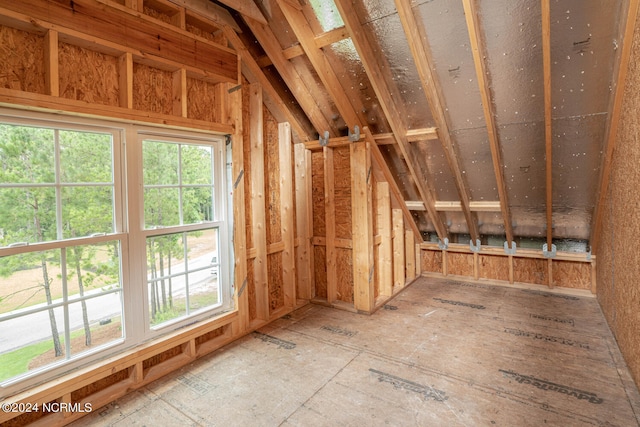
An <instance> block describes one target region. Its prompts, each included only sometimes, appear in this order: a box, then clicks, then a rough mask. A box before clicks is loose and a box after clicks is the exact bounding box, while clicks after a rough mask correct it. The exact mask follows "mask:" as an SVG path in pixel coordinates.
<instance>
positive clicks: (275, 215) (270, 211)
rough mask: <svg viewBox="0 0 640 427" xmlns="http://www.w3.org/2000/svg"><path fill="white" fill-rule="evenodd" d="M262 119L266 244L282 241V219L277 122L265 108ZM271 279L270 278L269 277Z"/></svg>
mask: <svg viewBox="0 0 640 427" xmlns="http://www.w3.org/2000/svg"><path fill="white" fill-rule="evenodd" d="M262 110H263V111H262V114H263V117H264V127H263V129H264V130H263V131H264V136H263V139H264V173H265V181H266V186H267V188H265V193H266V196H267V197H266V203H267V206H266V209H267V212H266V215H265V220H266V233H267V244H270V243H278V242H280V241H281V240H282V218H281V214H280V212H281V211H280V207H281V204H282V202H281V195H280V152H279V133H278V122H276V120H275V119H274V117H273V115H272V114H271V113H270V112H269V110H268V109H267V108H266V107H263V108H262ZM269 277H271V276H269Z"/></svg>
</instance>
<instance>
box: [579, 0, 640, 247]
mask: <svg viewBox="0 0 640 427" xmlns="http://www.w3.org/2000/svg"><path fill="white" fill-rule="evenodd" d="M639 5H640V0H630V1H629V8H628V10H627V17H626V22H625V27H624V35H623V38H622V50H621V53H620V61H619V64H618V68H617V75H616V80H615V93H614V95H613V100H612V104H613V105H612V107H611V108H610V111H611V113H610V114H609V118H608V121H607V130H606V133H605V138H606V139H605V141H604V144H605V145H604V149H603V152H604V155H603V158H602V165H601V167H600V180H599V188H598V191H597V193H596V204H595V208H594V212H593V217H592V220H591V235H590V238H589V244H590V245H591V252H592V254H594V255H595V254H596V253H597V252H598V246H599V242H600V233H601V230H602V219H603V216H604V212H605V206H604V204H605V202H606V200H607V193H608V192H609V180H610V178H611V163H612V161H613V151H614V149H615V146H616V140H617V136H618V123H619V122H620V116H621V114H622V101H623V99H624V90H625V82H626V80H627V71H628V68H629V61H630V59H631V48H632V45H633V33H634V30H635V24H636V19H637V16H638V11H639V10H640V6H639Z"/></svg>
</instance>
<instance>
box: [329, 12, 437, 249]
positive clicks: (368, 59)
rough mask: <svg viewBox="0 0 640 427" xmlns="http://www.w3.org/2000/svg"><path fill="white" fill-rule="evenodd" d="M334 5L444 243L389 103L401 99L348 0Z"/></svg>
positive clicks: (420, 174) (429, 197) (399, 122)
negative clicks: (382, 69)
mask: <svg viewBox="0 0 640 427" xmlns="http://www.w3.org/2000/svg"><path fill="white" fill-rule="evenodd" d="M335 3H336V6H337V7H338V10H339V11H340V15H341V16H342V20H343V21H344V23H345V26H346V27H347V29H348V30H349V33H350V34H351V40H352V41H353V44H354V45H355V47H356V50H357V51H358V54H359V56H360V59H361V60H362V64H363V66H364V68H365V70H366V72H367V75H368V77H369V81H370V82H371V84H372V86H373V88H374V91H375V93H376V96H377V98H378V101H379V102H380V104H381V106H382V109H383V111H384V113H385V116H386V118H387V121H388V122H389V125H390V126H391V129H392V130H393V133H394V136H395V139H396V141H397V147H398V148H399V150H400V152H401V154H402V156H403V157H404V159H405V161H406V164H407V167H408V169H409V172H410V174H411V176H412V178H413V180H414V182H415V184H416V187H417V188H418V192H419V194H420V197H421V199H422V201H423V202H424V205H425V207H426V209H427V212H428V214H429V218H430V219H431V221H432V223H433V225H434V228H435V230H436V232H437V234H438V237H439V238H440V239H441V240H443V241H444V239H445V238H447V236H448V230H447V228H446V226H445V224H444V222H443V221H442V219H441V217H440V215H439V214H438V212H437V211H436V209H435V207H434V205H435V197H434V195H433V194H434V193H433V189H432V188H430V187H429V185H428V184H427V180H426V179H425V178H424V171H423V170H422V168H420V166H419V165H418V163H417V162H416V156H415V154H414V148H413V147H412V146H411V145H410V143H409V138H408V136H407V134H408V132H407V126H406V124H405V122H404V119H403V118H402V117H401V115H400V113H399V111H398V108H396V105H394V102H393V101H392V100H394V99H401V97H400V94H399V93H397V92H398V91H397V88H396V87H395V86H391V85H388V84H387V83H386V81H385V79H384V78H383V76H382V71H381V70H380V67H379V61H378V60H377V59H376V57H375V55H374V51H373V49H372V47H371V45H370V43H369V40H368V39H367V37H366V35H365V33H364V30H363V28H362V26H361V24H360V22H359V20H358V18H357V14H356V13H355V11H354V10H353V7H352V4H351V2H350V1H348V0H336V1H335Z"/></svg>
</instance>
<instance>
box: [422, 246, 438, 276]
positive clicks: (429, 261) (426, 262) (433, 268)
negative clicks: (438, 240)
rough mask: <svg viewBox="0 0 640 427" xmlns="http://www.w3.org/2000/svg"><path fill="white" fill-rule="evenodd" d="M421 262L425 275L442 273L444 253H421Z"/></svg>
mask: <svg viewBox="0 0 640 427" xmlns="http://www.w3.org/2000/svg"><path fill="white" fill-rule="evenodd" d="M420 260H421V267H422V271H424V272H425V273H442V251H421V256H420Z"/></svg>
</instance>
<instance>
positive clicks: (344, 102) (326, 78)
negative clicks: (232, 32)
mask: <svg viewBox="0 0 640 427" xmlns="http://www.w3.org/2000/svg"><path fill="white" fill-rule="evenodd" d="M277 3H278V5H279V6H280V9H281V10H282V13H283V15H284V17H285V18H286V20H287V22H288V23H289V25H290V26H291V29H292V30H293V32H294V33H295V35H296V37H297V38H298V41H299V42H300V45H301V46H302V48H303V49H304V52H305V54H306V55H307V58H308V59H309V61H310V62H311V64H312V66H313V68H314V69H315V70H316V72H317V73H318V77H319V78H320V80H321V81H322V83H323V85H324V86H325V88H326V90H327V92H328V93H329V95H330V97H331V99H332V100H333V101H334V102H335V104H336V107H337V109H338V111H339V112H340V115H341V116H342V118H343V120H344V121H345V123H346V124H347V126H348V127H349V128H353V127H355V126H360V127H362V124H363V123H366V119H365V118H364V117H361V116H360V115H359V114H358V113H357V111H358V109H357V108H355V106H354V105H353V104H351V100H349V99H348V98H347V97H345V96H344V89H343V87H342V84H341V83H340V79H338V76H337V75H336V74H335V72H334V71H333V69H332V68H331V66H330V65H329V63H328V61H327V58H326V57H325V56H324V53H323V52H322V50H321V49H318V48H317V47H316V43H315V36H316V35H315V34H314V32H313V30H312V29H311V26H310V25H309V22H308V20H307V18H306V16H305V15H304V13H303V12H302V11H301V10H300V9H297V8H296V7H294V6H292V5H291V4H290V3H289V2H287V1H285V0H277Z"/></svg>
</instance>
